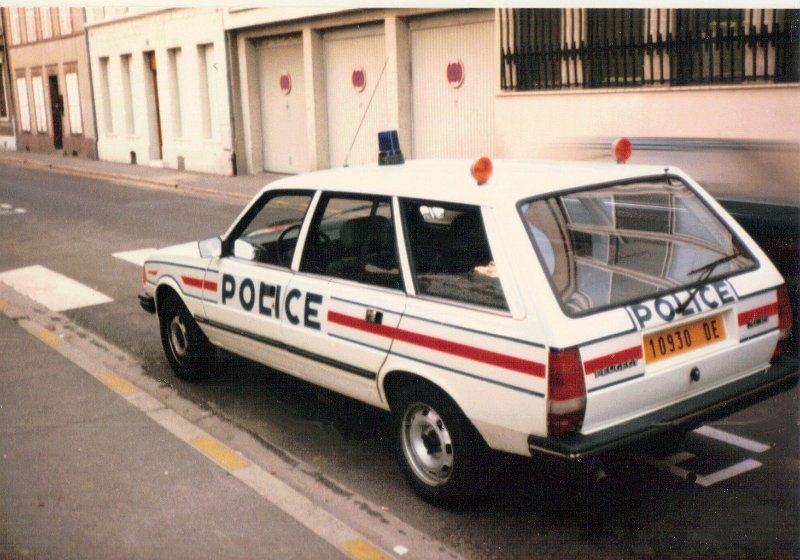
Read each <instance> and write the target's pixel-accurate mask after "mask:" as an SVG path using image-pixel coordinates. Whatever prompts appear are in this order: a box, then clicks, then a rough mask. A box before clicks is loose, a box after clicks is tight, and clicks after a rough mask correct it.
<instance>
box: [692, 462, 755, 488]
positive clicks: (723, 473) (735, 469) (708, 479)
mask: <svg viewBox="0 0 800 560" xmlns="http://www.w3.org/2000/svg"><path fill="white" fill-rule="evenodd" d="M761 466H762V464H761V463H759V462H758V461H756V460H755V459H745V460H744V461H741V462H739V463H736V464H735V465H731V466H730V467H728V468H725V469H722V470H720V471H717V472H715V473H711V474H708V475H705V476H698V477H697V484H699V485H700V486H702V487H703V488H708V487H709V486H711V485H713V484H716V483H717V482H722V481H723V480H728V479H729V478H733V477H734V476H739V475H740V474H743V473H746V472H748V471H752V470H753V469H757V468H759V467H761Z"/></svg>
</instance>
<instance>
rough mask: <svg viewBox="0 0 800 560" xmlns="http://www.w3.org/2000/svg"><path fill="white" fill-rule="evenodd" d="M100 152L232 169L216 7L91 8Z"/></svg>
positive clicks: (110, 157) (144, 161) (123, 158)
mask: <svg viewBox="0 0 800 560" xmlns="http://www.w3.org/2000/svg"><path fill="white" fill-rule="evenodd" d="M86 27H87V36H88V42H89V50H90V56H91V66H92V81H93V83H94V99H95V106H96V109H97V124H98V142H97V147H98V156H99V158H100V159H102V160H107V161H116V162H130V163H137V164H139V165H153V166H163V167H168V168H173V169H189V170H194V171H202V172H208V173H218V174H231V173H233V169H234V165H235V159H234V156H233V151H232V148H231V139H232V134H231V127H230V122H231V114H230V104H229V101H228V64H227V57H226V45H225V34H224V32H223V27H222V9H221V8H197V9H152V8H137V9H134V8H89V9H87V24H86Z"/></svg>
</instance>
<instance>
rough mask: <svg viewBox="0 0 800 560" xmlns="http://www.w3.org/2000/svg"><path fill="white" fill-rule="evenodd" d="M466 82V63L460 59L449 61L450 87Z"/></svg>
mask: <svg viewBox="0 0 800 560" xmlns="http://www.w3.org/2000/svg"><path fill="white" fill-rule="evenodd" d="M463 82H464V65H463V64H462V63H461V61H460V60H458V59H456V60H451V61H450V62H448V63H447V83H448V84H450V87H453V88H457V87H460V86H461V84H462V83H463Z"/></svg>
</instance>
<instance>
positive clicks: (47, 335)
mask: <svg viewBox="0 0 800 560" xmlns="http://www.w3.org/2000/svg"><path fill="white" fill-rule="evenodd" d="M33 334H35V335H36V336H37V337H39V339H41V340H42V341H44V342H46V343H47V344H50V345H52V346H58V345H60V344H64V340H63V339H62V338H61V337H60V336H58V335H57V334H56V333H54V332H53V331H51V330H49V329H39V330H37V331H35V332H34V333H33Z"/></svg>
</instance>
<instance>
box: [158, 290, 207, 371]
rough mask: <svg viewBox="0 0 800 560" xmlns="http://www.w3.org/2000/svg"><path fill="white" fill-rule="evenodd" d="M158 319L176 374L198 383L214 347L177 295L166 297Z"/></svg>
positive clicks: (166, 352) (164, 345)
mask: <svg viewBox="0 0 800 560" xmlns="http://www.w3.org/2000/svg"><path fill="white" fill-rule="evenodd" d="M158 318H159V324H160V327H161V344H162V346H163V347H164V353H165V354H166V356H167V361H169V365H170V366H171V367H172V370H173V371H174V372H175V375H177V376H178V377H180V378H181V379H185V380H187V381H197V380H198V379H200V374H201V373H202V371H203V370H204V369H205V368H207V367H208V364H209V363H210V362H211V361H212V359H213V356H214V347H213V346H212V345H211V343H210V342H209V341H208V339H207V338H206V336H205V335H204V334H203V332H202V331H201V330H200V327H198V326H197V323H196V322H195V320H194V319H193V318H192V315H191V313H189V310H188V309H186V306H185V305H184V304H183V302H182V301H181V300H180V298H178V297H177V296H176V295H174V294H170V295H167V296H166V298H165V300H164V302H163V303H162V304H161V306H160V309H159V313H158Z"/></svg>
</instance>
